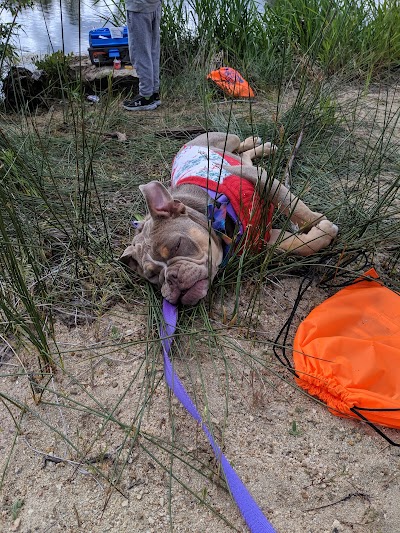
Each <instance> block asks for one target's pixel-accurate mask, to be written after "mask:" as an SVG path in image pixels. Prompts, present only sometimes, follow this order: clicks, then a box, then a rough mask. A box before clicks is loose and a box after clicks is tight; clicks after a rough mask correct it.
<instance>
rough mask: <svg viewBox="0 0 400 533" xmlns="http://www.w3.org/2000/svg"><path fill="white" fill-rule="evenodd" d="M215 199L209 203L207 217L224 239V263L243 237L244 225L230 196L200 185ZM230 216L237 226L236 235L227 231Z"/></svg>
mask: <svg viewBox="0 0 400 533" xmlns="http://www.w3.org/2000/svg"><path fill="white" fill-rule="evenodd" d="M200 188H201V189H203V191H205V192H206V193H207V194H208V196H209V197H210V198H211V199H212V200H213V201H212V202H210V203H209V204H208V205H207V218H208V220H209V221H210V222H211V227H212V229H213V230H214V231H215V233H216V234H217V235H218V236H219V237H220V238H221V240H222V241H223V243H224V244H223V254H224V258H223V262H222V264H223V265H224V264H225V263H226V261H227V259H228V255H229V252H230V251H231V250H232V247H233V246H234V245H235V244H236V243H237V242H238V241H239V240H240V239H241V237H242V235H243V226H242V224H241V222H240V220H239V217H238V216H237V213H236V211H235V210H234V209H233V207H232V204H231V202H230V201H229V198H228V197H227V196H226V195H225V194H221V193H218V192H216V191H212V190H210V189H207V188H205V187H200ZM227 216H229V217H230V219H231V220H232V222H233V223H234V226H235V232H234V237H233V238H232V237H230V236H229V235H227V233H226V217H227Z"/></svg>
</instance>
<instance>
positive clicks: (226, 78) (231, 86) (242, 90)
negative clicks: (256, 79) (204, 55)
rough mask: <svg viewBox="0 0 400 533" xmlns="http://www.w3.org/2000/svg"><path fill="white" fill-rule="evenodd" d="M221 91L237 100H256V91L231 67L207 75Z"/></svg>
mask: <svg viewBox="0 0 400 533" xmlns="http://www.w3.org/2000/svg"><path fill="white" fill-rule="evenodd" d="M207 79H209V80H212V81H213V82H214V83H215V84H216V85H218V87H219V88H220V89H222V90H223V91H224V93H226V94H227V95H229V96H233V97H235V98H254V91H253V89H252V88H251V87H250V85H249V84H248V82H247V81H246V80H245V79H244V78H243V76H242V75H241V74H239V72H238V71H237V70H235V69H233V68H231V67H221V68H219V69H217V70H213V71H212V72H210V74H208V75H207Z"/></svg>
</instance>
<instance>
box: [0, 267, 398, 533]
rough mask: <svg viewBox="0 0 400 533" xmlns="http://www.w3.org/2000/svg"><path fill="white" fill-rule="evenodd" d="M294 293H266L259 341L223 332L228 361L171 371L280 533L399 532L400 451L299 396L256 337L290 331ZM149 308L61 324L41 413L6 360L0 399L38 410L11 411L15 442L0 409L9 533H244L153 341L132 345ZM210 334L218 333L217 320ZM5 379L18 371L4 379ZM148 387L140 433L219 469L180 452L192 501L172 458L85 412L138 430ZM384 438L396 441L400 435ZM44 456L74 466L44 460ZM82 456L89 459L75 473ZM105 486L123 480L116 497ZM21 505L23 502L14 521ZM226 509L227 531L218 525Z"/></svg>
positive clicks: (199, 357) (306, 306)
mask: <svg viewBox="0 0 400 533" xmlns="http://www.w3.org/2000/svg"><path fill="white" fill-rule="evenodd" d="M298 284H299V279H297V278H295V277H288V278H287V279H281V280H280V282H279V283H278V284H272V285H269V286H266V288H265V291H264V294H263V295H262V299H261V302H262V306H261V308H260V312H259V317H258V322H257V324H253V327H254V328H255V329H256V330H257V338H258V340H259V342H258V343H256V344H254V343H250V342H249V341H247V340H246V339H245V335H244V332H243V330H241V329H240V328H238V327H233V328H223V329H222V330H221V338H223V339H225V341H227V340H228V341H229V342H230V343H231V346H232V347H231V348H229V342H225V341H224V342H222V344H225V348H221V352H220V355H219V356H211V355H210V353H209V350H208V349H207V346H205V344H204V343H201V342H199V343H197V344H196V343H195V345H194V346H188V351H187V353H185V354H184V358H182V359H180V358H177V360H176V369H177V372H178V374H179V375H180V377H181V379H182V381H183V382H184V383H185V386H186V387H187V388H188V390H189V391H191V393H192V394H194V393H195V394H196V398H197V400H198V405H199V407H200V411H201V412H202V413H205V408H204V397H205V395H204V393H203V394H202V390H206V393H207V398H208V406H207V409H208V412H209V413H211V416H210V419H211V424H212V426H213V427H214V431H215V435H216V437H217V439H218V440H219V442H221V443H222V435H223V446H224V452H225V454H226V456H227V457H228V459H229V460H230V461H231V463H232V464H233V465H234V467H235V468H236V470H237V472H238V474H239V475H240V476H241V478H242V480H243V481H244V482H245V483H246V485H247V487H248V489H249V490H250V492H251V493H252V495H253V496H254V498H255V499H256V501H257V502H258V504H259V506H260V507H261V509H262V510H263V511H264V513H265V514H266V515H267V516H268V518H269V520H270V521H271V522H272V524H273V526H274V527H275V529H276V531H277V532H279V533H297V532H310V533H324V532H330V533H334V532H335V533H339V532H340V533H342V532H360V533H367V532H370V533H396V532H398V531H399V530H400V505H399V497H400V487H399V480H400V449H399V448H393V447H390V446H388V445H387V444H386V443H385V441H383V440H382V439H381V438H380V437H379V436H378V435H376V434H375V433H373V432H372V430H370V429H369V428H368V427H366V426H364V425H362V424H361V423H360V422H358V421H353V420H347V419H340V418H337V417H335V416H333V415H331V414H330V413H329V412H328V411H327V409H326V408H325V407H324V406H322V405H320V404H318V403H316V402H315V401H314V400H312V399H311V398H309V397H307V396H305V395H304V394H302V392H301V391H300V390H298V389H296V388H295V387H293V386H292V385H293V382H292V380H291V378H290V376H288V375H285V374H284V373H283V371H282V369H281V367H280V365H279V364H276V362H275V360H274V357H273V355H271V350H270V348H269V347H268V346H267V344H266V343H265V344H264V343H263V342H262V338H263V337H264V338H265V339H268V338H270V339H271V338H274V336H275V335H276V334H277V332H278V331H279V329H280V327H281V326H282V324H283V323H284V321H285V319H286V318H287V316H288V312H289V311H290V308H291V306H292V304H293V301H294V298H295V296H296V293H297V287H298ZM326 296H327V293H326V292H325V291H323V290H322V289H320V288H317V287H312V288H310V289H309V291H308V293H307V297H306V298H305V300H303V302H302V304H301V306H300V309H299V312H298V317H297V319H296V323H298V321H299V319H300V318H301V317H302V316H304V315H305V314H307V313H308V311H309V310H310V309H311V308H312V307H313V306H314V305H316V304H318V303H319V302H321V301H322V300H323V299H324V298H326ZM144 313H145V304H144V303H143V304H138V305H137V307H136V311H135V312H132V310H130V311H128V310H127V309H125V308H124V307H115V308H114V309H112V310H111V311H110V312H109V313H107V314H106V315H105V316H103V317H102V318H100V319H98V321H97V322H96V323H93V324H92V325H90V326H79V327H77V328H74V329H71V330H68V329H67V328H66V327H64V326H62V325H59V326H58V328H57V330H58V331H57V337H58V342H59V347H60V349H61V351H62V352H64V353H63V359H64V367H65V371H64V372H61V371H59V372H57V373H56V374H55V376H54V377H53V379H52V380H51V381H50V382H49V384H48V386H47V389H48V390H47V391H46V392H45V393H44V394H43V398H42V400H43V401H42V403H40V404H39V405H37V406H35V404H34V402H33V401H32V395H31V394H30V392H29V387H28V386H27V378H26V376H21V377H16V376H15V374H16V373H17V372H21V373H22V372H23V367H22V365H21V362H23V360H24V357H22V358H21V359H20V358H17V357H16V356H12V357H11V358H10V359H9V360H8V361H7V362H6V363H5V364H3V366H2V375H3V377H2V379H1V389H2V391H3V393H5V394H8V395H10V396H12V397H14V398H19V399H20V400H21V401H26V403H27V404H28V406H29V407H30V408H31V409H32V412H31V413H25V414H24V415H23V416H21V415H20V414H19V413H18V412H17V411H16V410H13V414H14V416H15V417H16V420H17V422H18V423H19V424H20V432H19V435H17V432H16V428H15V424H14V422H13V420H12V418H11V416H10V415H9V414H8V413H7V410H6V409H5V408H4V405H2V406H1V408H0V409H1V413H2V414H1V426H0V429H1V432H0V450H1V467H2V471H3V470H4V468H5V466H7V473H6V476H5V480H4V488H3V491H2V497H1V498H2V499H1V510H2V513H1V518H0V520H1V522H0V524H1V525H0V528H1V530H2V531H16V530H18V531H21V532H24V533H28V532H34V531H35V532H40V533H44V532H47V531H59V530H62V531H70V532H75V531H76V532H78V531H85V532H89V531H90V532H99V533H100V532H107V531H113V532H121V533H122V532H128V531H129V532H132V531H135V532H143V533H145V532H149V533H154V532H163V531H165V532H166V531H176V532H193V533H195V532H198V533H200V532H205V531H207V532H212V533H217V532H218V533H224V532H228V531H247V529H246V526H245V525H244V522H243V520H242V518H241V516H240V514H239V512H238V511H237V509H236V506H235V504H234V502H233V501H232V499H231V497H230V495H229V493H227V491H226V490H225V489H224V488H223V487H222V485H223V483H222V484H221V483H218V485H219V486H217V483H216V481H217V468H216V465H215V462H214V459H213V456H212V453H211V450H210V447H209V445H208V444H207V441H206V439H205V438H204V436H203V434H202V433H201V431H200V429H199V428H198V427H196V424H195V423H194V421H193V420H192V419H191V418H190V417H189V415H188V414H187V413H186V412H185V411H184V409H183V408H182V407H180V406H179V405H178V402H177V401H176V400H174V399H172V401H171V402H170V401H169V396H168V393H167V390H166V385H165V383H164V381H163V379H162V364H161V357H160V356H157V357H156V358H155V362H154V365H150V366H149V365H147V367H145V365H143V362H144V359H145V346H144V345H143V344H137V341H138V340H140V339H142V338H143V335H144V334H145V331H146V323H145V315H144ZM214 325H215V326H216V327H220V325H219V324H218V322H217V321H215V322H214ZM198 326H199V329H201V324H200V323H198ZM235 345H236V346H240V347H241V348H242V349H244V350H247V351H248V352H249V353H251V354H252V357H255V358H259V360H260V361H261V362H262V363H263V364H262V366H260V365H258V364H257V363H254V362H253V363H249V361H250V359H251V358H250V357H247V358H246V357H242V356H241V355H240V354H239V351H238V350H235V349H234V347H235ZM227 365H229V371H227ZM7 372H10V373H13V374H14V376H13V377H11V378H10V377H7V376H6V374H7ZM135 376H136V379H134V380H133V378H134V377H135ZM283 378H284V379H283ZM154 380H155V382H158V385H157V386H156V387H155V392H154V394H153V397H152V401H151V405H149V407H148V408H147V409H146V410H145V413H144V416H143V419H142V425H141V429H142V431H143V432H144V433H145V434H146V435H149V436H150V439H154V438H161V439H164V440H165V442H171V439H172V440H173V442H174V445H175V446H176V455H177V457H178V456H181V457H184V458H185V459H186V460H187V461H191V462H192V463H193V464H194V463H196V464H197V465H199V464H200V463H198V461H201V462H202V464H203V466H204V465H205V467H207V466H208V467H210V468H211V469H212V471H213V472H214V475H212V474H211V475H209V476H208V477H203V476H201V475H199V474H198V473H197V472H195V471H194V470H193V468H189V467H188V466H187V465H185V464H184V463H183V462H182V461H180V460H179V459H178V458H177V457H175V459H174V460H173V474H174V476H176V478H178V479H179V480H180V481H181V482H182V483H184V484H186V485H187V486H189V487H190V489H191V491H193V493H190V492H188V491H187V490H184V488H183V487H182V485H180V484H179V483H178V481H176V480H175V479H171V477H170V473H169V469H170V467H171V457H172V456H171V454H170V453H169V452H168V451H167V452H166V451H164V452H163V451H162V450H160V448H157V447H155V446H154V445H153V444H151V442H150V440H146V439H145V438H144V437H139V440H138V442H136V443H135V444H134V445H133V446H132V445H131V444H130V442H128V441H127V440H126V432H123V431H122V430H120V429H119V428H118V426H117V425H116V424H115V423H112V422H110V421H107V420H106V421H105V419H104V418H101V416H100V415H99V416H93V415H92V414H90V412H89V408H90V409H96V410H97V412H99V413H104V412H105V410H107V411H108V412H109V413H110V412H112V414H113V416H114V417H115V418H116V419H118V420H119V421H120V422H125V423H127V424H130V423H131V422H132V420H133V416H134V413H135V412H136V409H137V408H138V406H139V405H140V401H141V400H140V398H143V387H142V386H141V384H143V383H147V384H151V383H152V382H154ZM158 380H160V381H158ZM149 386H150V385H149ZM51 391H54V394H52V393H51ZM62 405H69V406H70V407H71V406H73V405H74V406H75V407H77V408H78V409H80V408H81V409H82V410H81V411H79V410H72V409H68V408H66V407H62ZM83 406H84V407H83ZM226 406H228V413H227V412H226ZM293 422H295V428H294V425H293ZM172 425H173V426H174V432H173V438H172V436H171V426H172ZM133 431H134V430H133ZM388 431H389V434H390V435H391V436H392V438H395V439H397V440H398V441H399V440H400V439H399V433H398V432H396V431H394V430H388ZM60 434H63V435H64V438H61V437H60ZM65 437H68V439H70V442H71V444H68V443H67V442H66V438H65ZM123 444H124V445H125V446H124V449H123V451H121V452H120V453H119V452H118V449H119V448H118V447H119V446H121V445H123ZM73 446H76V447H77V448H78V449H79V452H78V451H77V450H76V449H75V450H74V448H73ZM146 449H147V451H146ZM179 450H180V451H182V452H184V454H182V453H180V452H179ZM45 454H48V455H53V456H56V457H60V458H63V459H65V460H66V461H63V462H59V463H54V462H49V461H45V460H44V455H45ZM83 459H86V460H87V459H89V462H90V464H84V465H83V464H79V461H82V460H83ZM68 461H70V462H68ZM159 463H161V464H163V465H164V467H162V466H160V464H159ZM106 478H108V479H113V480H115V488H114V489H112V490H110V483H109V482H108V481H107V479H106ZM196 496H197V498H196ZM198 497H200V499H201V500H202V502H199V501H198ZM16 502H20V503H21V502H23V504H22V506H21V509H20V510H19V512H17V513H15V514H14V518H13V516H12V510H13V506H14V510H15V506H17V507H18V503H16ZM207 506H211V507H212V508H213V509H214V512H212V511H211V510H210V509H209V508H208V507H207ZM218 512H219V513H221V514H223V515H224V516H225V517H226V518H227V520H229V522H230V525H228V524H226V523H225V522H224V521H223V520H221V519H220V518H218V516H217V515H216V514H215V513H218ZM15 517H17V518H15Z"/></svg>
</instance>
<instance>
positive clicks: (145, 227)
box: [121, 181, 222, 305]
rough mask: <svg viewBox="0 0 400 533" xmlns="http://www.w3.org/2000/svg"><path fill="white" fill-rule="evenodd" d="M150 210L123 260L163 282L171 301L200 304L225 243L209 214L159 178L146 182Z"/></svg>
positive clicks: (163, 292)
mask: <svg viewBox="0 0 400 533" xmlns="http://www.w3.org/2000/svg"><path fill="white" fill-rule="evenodd" d="M140 190H141V191H142V193H143V195H144V197H145V199H146V202H147V206H148V208H149V213H150V214H149V215H148V216H147V217H146V218H145V220H144V221H143V222H142V223H140V225H139V227H138V229H137V233H136V235H135V236H134V238H133V242H132V244H131V246H128V248H127V249H126V250H125V251H124V253H123V254H122V256H121V261H123V262H124V263H125V264H126V265H128V266H129V267H130V268H131V269H132V270H135V271H136V272H137V273H138V274H139V275H140V276H142V277H144V278H146V279H147V280H149V281H150V282H151V283H154V284H155V285H158V286H159V287H161V293H162V295H163V296H164V298H166V299H167V300H168V301H169V302H171V303H172V304H176V303H177V302H178V301H180V302H181V303H183V304H186V305H195V304H196V303H197V302H198V301H199V300H201V298H204V296H206V294H207V291H208V287H209V285H210V284H211V282H212V280H213V279H214V277H215V274H216V273H217V270H218V266H219V265H220V263H221V261H222V247H221V244H220V242H219V240H218V238H217V237H216V236H215V234H214V233H213V232H210V231H209V230H208V228H207V225H206V220H205V219H204V221H202V220H201V215H200V214H199V213H197V212H196V211H194V210H193V209H191V208H189V207H187V206H185V205H184V204H183V203H182V202H180V201H178V200H174V199H173V198H172V196H171V195H170V193H169V192H168V191H167V189H166V188H165V187H164V186H163V185H162V184H161V183H159V182H157V181H152V182H151V183H148V184H147V185H141V186H140Z"/></svg>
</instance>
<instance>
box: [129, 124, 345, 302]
mask: <svg viewBox="0 0 400 533" xmlns="http://www.w3.org/2000/svg"><path fill="white" fill-rule="evenodd" d="M275 150H276V147H275V146H273V145H271V143H262V141H261V139H259V138H254V137H249V138H247V139H246V140H245V141H243V142H241V141H240V139H239V137H238V136H237V135H233V134H226V133H220V132H210V133H205V134H203V135H200V136H198V137H196V138H195V139H193V140H192V141H190V142H188V143H186V144H185V145H184V146H183V147H182V148H181V150H180V151H179V152H178V154H177V155H176V157H175V159H174V162H173V165H172V183H171V188H170V189H169V190H168V189H166V188H165V187H164V185H163V184H161V183H160V182H158V181H152V182H150V183H147V184H146V185H140V186H139V189H140V191H141V192H142V194H143V195H144V198H145V200H146V203H147V207H148V210H149V213H148V215H147V216H146V217H145V219H144V220H143V221H141V222H139V223H137V227H136V231H135V235H134V238H133V242H132V244H131V245H130V246H128V247H127V248H126V250H125V251H124V253H123V254H122V256H121V258H120V259H121V261H122V262H123V263H125V264H126V265H127V266H128V267H130V268H131V269H133V270H134V271H136V272H137V273H138V274H139V275H140V276H142V277H144V278H145V279H147V280H148V281H150V283H153V284H154V285H157V286H158V287H160V288H161V293H162V295H163V296H164V298H166V299H167V300H168V301H169V302H171V303H172V304H177V303H178V302H180V303H182V304H184V305H195V304H196V303H197V302H198V301H199V300H201V299H202V298H204V297H205V296H206V294H207V292H208V289H209V287H210V285H211V283H212V281H213V279H214V277H215V275H216V274H217V271H218V267H219V266H220V265H221V263H222V261H223V258H224V254H226V253H230V252H229V250H231V247H232V246H235V245H236V246H239V247H244V246H249V247H251V248H252V249H253V250H255V251H256V252H257V251H258V250H260V249H261V248H262V247H263V246H265V245H266V246H275V247H276V248H278V249H279V250H282V251H285V252H291V253H294V254H297V255H300V256H309V255H311V254H314V253H316V252H318V251H320V250H321V249H323V248H325V247H327V246H328V245H329V244H330V243H331V241H332V240H333V239H334V237H335V236H336V235H337V232H338V228H337V226H336V225H335V224H333V223H332V222H330V221H329V220H327V219H326V217H325V216H324V215H323V214H322V213H317V212H314V211H311V210H310V209H309V208H308V207H307V206H306V205H305V204H304V203H303V202H302V201H301V200H300V199H299V198H297V197H296V196H294V195H293V194H292V193H291V192H290V191H289V190H288V189H287V188H286V187H285V186H284V185H283V184H282V183H280V181H278V180H276V179H274V180H270V179H269V178H268V176H267V173H266V172H265V170H260V168H257V167H255V166H253V160H254V159H256V158H260V157H263V156H265V155H269V154H271V153H272V152H274V151H275ZM268 206H269V207H268ZM274 208H276V209H278V210H279V211H280V212H281V213H283V214H284V215H285V216H287V217H288V218H289V219H290V221H291V223H292V227H293V226H294V227H296V228H299V229H298V231H295V232H290V231H284V230H281V229H273V228H272V227H271V219H272V210H273V209H274ZM227 250H228V251H227ZM239 253H240V251H239Z"/></svg>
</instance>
